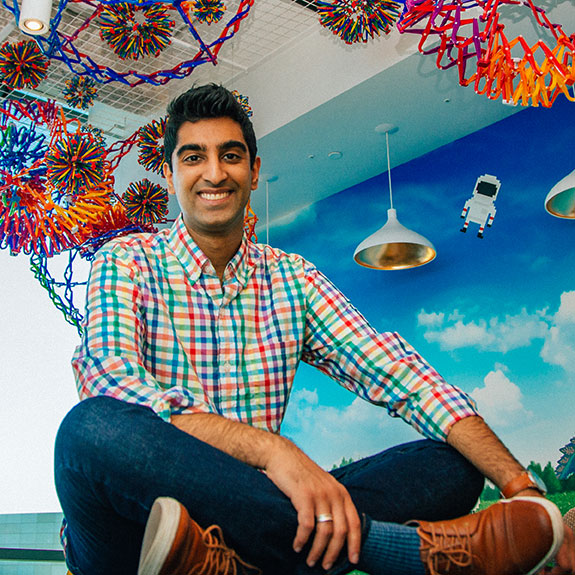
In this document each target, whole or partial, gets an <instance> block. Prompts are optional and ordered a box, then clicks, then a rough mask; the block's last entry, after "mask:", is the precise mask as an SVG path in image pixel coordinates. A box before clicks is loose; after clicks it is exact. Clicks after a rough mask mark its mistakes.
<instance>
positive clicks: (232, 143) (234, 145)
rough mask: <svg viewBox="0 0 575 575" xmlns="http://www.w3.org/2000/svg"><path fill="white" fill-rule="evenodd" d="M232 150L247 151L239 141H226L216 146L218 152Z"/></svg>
mask: <svg viewBox="0 0 575 575" xmlns="http://www.w3.org/2000/svg"><path fill="white" fill-rule="evenodd" d="M232 148H239V149H240V150H242V152H247V151H248V147H247V146H246V145H245V144H244V143H243V142H240V140H228V141H227V142H223V143H222V144H219V145H218V150H220V151H225V150H231V149H232Z"/></svg>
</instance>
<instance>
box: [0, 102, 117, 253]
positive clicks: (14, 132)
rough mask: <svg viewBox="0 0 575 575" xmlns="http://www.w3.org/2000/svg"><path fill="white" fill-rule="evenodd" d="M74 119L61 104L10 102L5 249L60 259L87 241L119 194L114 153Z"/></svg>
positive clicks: (2, 192) (3, 189)
mask: <svg viewBox="0 0 575 575" xmlns="http://www.w3.org/2000/svg"><path fill="white" fill-rule="evenodd" d="M74 122H75V121H70V122H68V121H67V120H66V118H65V117H64V114H63V112H62V110H61V108H59V107H58V106H56V105H55V104H54V103H53V102H41V101H33V102H21V101H15V100H8V101H5V102H4V103H3V107H2V108H1V109H0V128H1V132H2V141H1V142H0V143H1V144H2V145H1V146H0V199H1V204H0V248H6V249H9V250H10V252H11V253H13V254H17V253H20V252H24V253H27V254H31V253H36V254H43V255H45V256H47V257H50V256H53V255H54V254H56V253H60V252H62V251H64V250H67V249H70V248H72V247H74V246H77V245H79V244H81V243H82V242H83V241H84V240H85V238H86V237H87V236H88V234H89V225H90V223H92V222H93V221H94V220H96V219H97V218H98V215H99V214H100V213H101V212H103V211H105V210H106V208H107V206H108V204H109V202H110V199H111V196H112V194H113V189H112V183H113V178H112V177H111V173H110V169H109V165H108V162H107V161H105V160H104V159H103V156H105V154H106V151H105V150H104V148H102V147H101V146H100V147H98V146H97V145H96V144H94V141H95V140H94V138H92V137H91V136H90V135H89V134H87V133H84V132H82V130H81V128H80V127H79V126H78V127H77V128H76V131H73V125H74ZM16 125H17V126H18V127H16ZM42 133H48V134H49V136H47V137H46V138H45V139H44V138H43V137H42ZM98 155H100V156H99V157H98ZM74 156H76V159H74Z"/></svg>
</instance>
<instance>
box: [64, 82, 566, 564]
mask: <svg viewBox="0 0 575 575" xmlns="http://www.w3.org/2000/svg"><path fill="white" fill-rule="evenodd" d="M164 147H165V160H166V163H165V167H164V175H165V177H166V180H167V183H168V189H169V191H170V193H172V194H175V195H176V196H177V199H178V202H179V205H180V207H181V211H182V214H181V216H180V217H179V218H178V219H177V221H176V222H175V223H174V225H173V227H172V228H171V229H170V230H165V231H162V232H159V233H156V234H134V235H131V236H129V237H124V238H119V239H116V240H113V241H111V242H109V243H108V244H107V245H106V246H104V247H103V248H102V249H101V250H100V251H99V253H98V254H97V256H96V258H95V259H94V262H93V266H92V271H91V275H90V282H89V287H88V301H87V314H86V325H85V332H84V336H83V340H82V343H81V345H80V346H79V347H78V349H77V350H76V353H75V356H74V359H73V367H74V370H75V375H76V380H77V384H78V389H79V394H80V398H81V399H82V401H81V402H80V403H79V404H78V405H77V406H76V407H75V408H74V409H73V410H72V411H71V412H70V413H69V414H68V415H67V417H66V418H65V420H64V422H63V423H62V426H61V428H60V430H59V433H58V437H57V440H56V456H55V473H56V485H57V489H58V495H59V497H60V501H61V503H62V509H63V511H64V515H65V517H66V520H65V525H64V528H63V541H64V545H65V550H66V560H67V564H68V568H69V569H70V572H71V573H72V574H73V575H131V574H136V573H138V574H139V575H228V574H229V575H237V574H241V573H259V572H263V573H265V574H266V575H284V574H285V575H291V574H294V575H312V574H314V573H315V574H318V573H324V572H326V571H327V572H329V573H330V574H333V575H344V574H345V573H348V572H349V571H351V570H352V569H353V567H355V566H357V567H358V568H360V569H361V570H362V571H364V572H366V573H369V574H370V575H384V574H385V575H392V574H395V575H426V574H430V575H437V574H440V573H441V574H442V573H448V574H449V575H520V574H523V573H529V574H533V573H536V572H537V571H538V570H539V569H540V568H541V567H542V566H544V565H545V563H546V562H547V561H548V560H549V559H550V558H552V557H553V556H555V555H556V554H557V552H558V551H559V554H558V560H559V564H558V566H556V567H555V571H554V572H555V573H573V572H574V571H575V552H574V545H573V533H572V532H571V531H570V530H564V528H563V524H562V521H561V516H560V514H559V512H558V510H557V508H556V507H555V506H554V505H553V504H552V503H550V502H549V501H547V500H546V499H545V498H544V496H543V495H544V494H543V491H544V488H543V486H542V485H540V484H538V483H537V482H536V481H535V479H534V478H533V477H532V476H531V475H529V474H528V473H527V472H526V470H525V469H524V468H523V467H522V466H521V465H520V464H519V463H518V462H517V461H516V460H515V459H514V458H513V456H512V455H511V454H510V453H509V452H508V451H507V449H506V448H505V447H504V446H503V444H502V443H501V442H500V441H499V440H498V438H497V437H496V436H495V435H494V434H493V432H492V431H491V430H490V429H489V427H488V426H487V425H486V424H485V423H484V421H483V420H482V419H481V417H479V415H478V414H477V411H476V408H475V405H474V403H473V402H472V401H471V399H470V398H469V397H468V396H467V395H466V394H465V393H463V392H462V391H461V390H459V389H457V388H455V387H453V386H451V385H449V384H448V383H447V382H445V381H444V380H443V379H442V378H441V376H440V375H439V374H438V373H437V372H436V371H435V370H434V369H433V368H432V367H431V366H429V365H428V364H427V363H426V362H425V361H424V360H423V358H422V357H421V356H419V355H418V354H417V352H416V351H415V350H413V349H412V348H411V347H410V346H409V345H408V344H407V343H406V342H405V341H404V340H403V339H402V338H401V337H400V336H399V335H398V334H396V333H393V332H387V333H381V334H380V333H377V332H375V330H374V329H373V328H372V327H371V326H370V325H369V324H368V323H367V321H366V320H365V319H364V318H363V316H362V315H361V314H360V313H359V312H358V311H357V310H356V309H355V308H354V307H353V306H352V305H351V303H350V302H349V301H348V300H347V299H346V298H345V297H344V296H343V295H342V294H341V292H340V291H339V290H337V288H336V287H335V286H334V285H333V284H332V283H331V282H330V281H329V280H328V279H327V278H326V277H325V276H324V275H322V274H321V273H320V272H319V271H318V270H317V269H316V268H315V267H314V266H313V265H312V264H311V263H309V262H307V261H306V260H305V259H304V258H302V257H301V256H299V255H295V254H287V253H284V252H282V251H281V250H278V249H275V248H272V247H270V246H267V245H262V244H255V243H253V242H251V241H249V239H248V238H247V237H245V234H244V229H243V221H244V214H245V209H246V205H247V203H248V201H249V198H250V194H251V192H252V191H253V190H255V189H256V187H257V184H258V175H259V169H260V159H259V157H258V156H257V145H256V138H255V135H254V132H253V127H252V124H251V122H250V120H249V118H248V117H247V116H246V114H245V112H244V111H243V109H242V108H241V106H240V104H239V103H238V102H237V101H236V100H235V98H234V97H233V95H232V94H231V93H230V92H229V91H227V90H226V89H225V88H223V87H221V86H216V85H208V86H201V87H197V88H193V89H191V90H189V91H188V92H186V93H185V94H183V95H181V96H180V97H178V98H177V99H176V100H174V101H173V102H172V103H171V104H170V107H169V108H168V122H167V126H166V134H165V138H164ZM300 361H305V362H307V363H309V364H311V365H314V366H315V367H317V368H318V369H320V370H322V371H323V372H324V373H326V374H328V375H329V376H330V377H332V378H333V379H334V380H336V381H337V382H338V383H340V384H341V385H343V386H344V387H346V388H348V389H349V390H350V391H352V392H353V393H355V394H356V395H358V396H360V397H362V398H363V399H365V400H367V401H370V402H372V403H375V404H377V405H380V406H382V407H384V408H385V409H386V410H387V411H388V412H389V413H391V414H392V415H395V416H400V417H402V418H403V419H404V420H405V421H406V422H407V423H409V424H410V425H412V426H413V427H414V428H416V429H417V430H418V431H419V432H421V434H422V435H424V436H425V437H426V439H422V440H420V441H416V442H412V443H409V444H406V445H401V446H397V447H395V448H391V449H388V450H386V451H384V452H382V453H379V454H377V455H374V456H372V457H369V458H366V459H364V460H362V461H358V462H354V463H352V464H350V465H347V466H344V467H342V468H339V469H337V470H335V471H333V472H329V473H328V472H326V471H325V470H323V469H322V468H320V467H319V466H318V465H317V464H316V463H314V462H313V461H312V460H311V459H310V458H309V457H307V456H306V455H305V453H304V452H303V451H302V450H301V449H299V448H298V447H297V446H296V445H294V444H293V443H292V442H291V441H289V440H288V439H286V438H285V437H283V436H282V435H281V434H280V426H281V422H282V418H283V415H284V412H285V409H286V406H287V402H288V398H289V395H290V391H291V386H292V382H293V379H294V375H295V372H296V369H297V366H298V364H299V362H300ZM382 442H383V439H382ZM484 476H487V477H488V478H489V479H491V480H492V481H493V482H494V483H495V484H496V485H498V486H499V488H500V489H501V490H502V493H503V495H504V497H505V499H504V500H503V501H501V502H500V503H497V504H494V505H492V506H491V507H490V508H489V509H487V510H485V511H482V512H480V513H476V514H472V515H467V514H468V513H469V512H470V510H471V509H472V508H473V506H474V504H475V502H476V500H477V498H478V496H479V494H480V492H481V489H482V486H483V482H484ZM413 519H416V520H417V521H415V522H412V523H410V524H405V523H406V522H408V521H409V520H413ZM564 532H565V537H564ZM563 540H564V543H563V544H562V542H563Z"/></svg>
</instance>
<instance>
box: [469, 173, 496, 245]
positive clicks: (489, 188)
mask: <svg viewBox="0 0 575 575" xmlns="http://www.w3.org/2000/svg"><path fill="white" fill-rule="evenodd" d="M500 187H501V182H500V181H499V180H498V179H497V178H496V177H495V176H490V175H488V174H485V175H483V176H479V178H477V182H476V184H475V189H474V190H473V196H471V197H470V198H469V199H468V200H467V201H466V202H465V206H464V207H463V211H462V212H461V217H462V218H465V223H464V224H463V227H462V228H461V231H462V232H466V231H467V226H468V225H469V222H473V223H475V224H479V232H477V237H478V238H482V237H483V231H484V230H485V226H486V225H487V227H491V224H492V223H493V219H494V218H495V211H496V210H495V200H496V199H497V194H498V193H499V188H500Z"/></svg>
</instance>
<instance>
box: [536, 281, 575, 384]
mask: <svg viewBox="0 0 575 575" xmlns="http://www.w3.org/2000/svg"><path fill="white" fill-rule="evenodd" d="M552 322H553V324H552V326H551V327H550V329H549V331H548V332H547V334H546V338H545V343H544V344H543V348H542V349H541V358H542V359H543V360H544V361H545V362H547V363H550V364H552V365H559V366H561V367H562V368H563V369H565V371H568V372H573V373H575V291H570V292H564V293H562V294H561V302H560V304H559V309H558V310H557V313H556V314H555V315H554V316H553V318H552Z"/></svg>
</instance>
